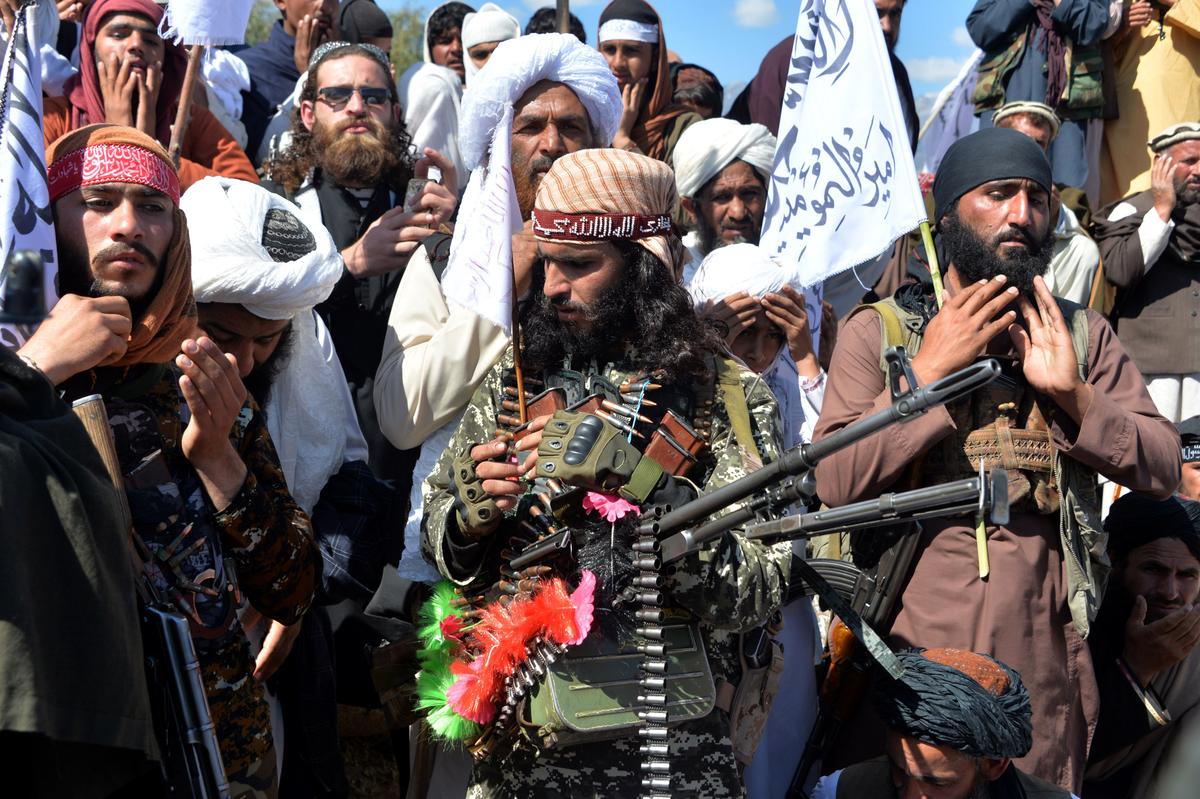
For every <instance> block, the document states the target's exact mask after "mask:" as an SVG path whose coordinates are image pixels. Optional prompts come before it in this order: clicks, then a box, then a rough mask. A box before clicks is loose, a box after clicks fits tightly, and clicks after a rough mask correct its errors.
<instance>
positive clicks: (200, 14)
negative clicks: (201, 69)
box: [158, 0, 254, 47]
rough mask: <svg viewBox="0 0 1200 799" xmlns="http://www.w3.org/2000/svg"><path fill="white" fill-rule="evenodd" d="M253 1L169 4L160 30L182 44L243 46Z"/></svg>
mask: <svg viewBox="0 0 1200 799" xmlns="http://www.w3.org/2000/svg"><path fill="white" fill-rule="evenodd" d="M253 8H254V0H168V2H167V10H166V13H164V14H163V18H162V22H161V23H159V26H158V29H159V32H160V33H162V35H163V38H164V39H172V40H174V41H176V42H178V43H180V44H202V45H205V46H206V47H208V46H218V45H223V44H244V43H245V41H246V25H247V24H248V23H249V22H250V11H251V10H252V9H253Z"/></svg>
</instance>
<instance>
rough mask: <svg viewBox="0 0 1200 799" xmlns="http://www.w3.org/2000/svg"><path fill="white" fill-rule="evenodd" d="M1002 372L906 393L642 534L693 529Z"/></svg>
mask: <svg viewBox="0 0 1200 799" xmlns="http://www.w3.org/2000/svg"><path fill="white" fill-rule="evenodd" d="M999 374H1000V365H999V364H998V363H997V362H996V361H995V359H992V358H988V359H986V360H983V361H977V362H975V363H973V364H971V365H970V366H968V367H966V368H965V369H960V370H958V371H957V372H954V373H953V374H949V375H946V376H945V377H943V378H942V379H941V380H937V381H934V382H933V383H930V384H929V385H928V386H925V387H923V388H918V389H916V390H915V391H910V392H908V393H907V394H904V395H903V396H901V397H899V398H898V399H896V401H895V402H893V403H892V406H891V407H890V408H884V409H883V410H881V411H877V412H876V413H873V414H871V415H870V416H868V417H867V418H865V419H862V420H860V421H858V422H855V423H854V424H852V425H848V426H846V427H843V428H842V429H841V430H839V431H837V432H836V433H833V434H832V435H829V436H826V437H825V438H823V439H821V440H820V441H818V442H816V443H813V444H803V445H801V446H799V447H793V448H792V449H789V450H788V451H786V452H784V453H783V455H781V456H780V458H779V460H777V461H775V462H774V463H772V464H769V465H767V466H764V467H763V468H761V469H759V470H758V471H756V472H752V473H751V474H748V475H746V476H745V477H743V478H741V479H740V480H734V481H733V482H732V483H729V484H728V485H725V486H722V487H721V488H718V489H717V490H716V491H713V492H712V493H710V494H705V495H704V496H701V497H698V498H697V499H694V500H692V501H691V502H689V503H687V504H686V505H684V506H683V507H681V508H679V509H678V510H674V511H672V512H670V513H668V514H666V515H665V516H663V517H662V518H661V519H658V520H657V521H653V520H652V521H648V522H646V523H644V524H643V525H642V528H641V530H640V532H641V533H642V534H643V535H646V534H656V535H659V536H664V535H669V534H671V533H675V532H678V531H679V530H682V529H683V528H685V527H690V526H691V525H693V524H695V523H696V522H698V521H700V520H701V519H703V518H705V517H707V516H710V515H712V514H713V513H716V512H717V511H719V510H721V509H722V508H725V507H728V506H729V505H733V504H735V503H737V502H740V501H742V500H743V499H745V498H746V497H748V496H751V495H752V494H756V493H758V492H759V491H761V490H762V489H764V488H766V487H767V486H768V485H770V484H771V483H774V482H776V481H778V480H780V479H781V478H783V477H785V476H787V475H794V474H800V473H801V472H803V471H806V470H809V469H814V468H816V466H817V464H818V463H819V462H820V461H821V460H822V459H824V458H826V457H828V456H830V455H832V454H833V453H835V452H838V451H839V450H842V449H845V448H846V447H848V446H850V445H851V444H856V443H858V442H859V441H862V440H863V439H864V438H866V437H868V436H870V435H872V434H874V433H877V432H879V431H880V430H882V429H883V428H885V427H887V426H889V425H891V424H894V423H896V422H904V421H907V420H909V419H911V418H913V417H915V416H917V415H919V414H921V413H924V412H925V411H926V410H928V409H929V408H933V407H936V406H938V405H943V404H945V403H947V402H950V401H952V400H955V399H958V398H959V397H962V396H965V395H967V394H969V393H971V392H972V391H974V390H975V389H977V388H979V387H981V386H983V385H985V384H986V383H988V382H990V381H992V380H994V379H995V378H996V377H997V376H998V375H999Z"/></svg>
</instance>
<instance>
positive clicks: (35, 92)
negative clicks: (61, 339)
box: [0, 0, 58, 349]
mask: <svg viewBox="0 0 1200 799" xmlns="http://www.w3.org/2000/svg"><path fill="white" fill-rule="evenodd" d="M41 7H42V11H43V14H42V15H41V16H42V18H41V19H39V14H38V13H37V12H38V7H37V5H36V4H34V3H29V4H27V5H25V6H24V7H23V8H22V9H21V11H20V12H19V13H18V14H17V22H16V23H15V24H14V25H13V27H14V28H15V31H11V32H9V36H8V46H7V48H6V50H5V53H4V59H3V61H0V265H2V264H5V263H7V261H8V256H9V254H10V253H12V252H13V251H14V250H34V251H35V252H40V253H41V255H42V261H43V263H44V264H45V290H46V307H47V308H49V307H51V306H52V305H53V304H54V303H55V301H56V300H57V298H58V294H57V292H56V291H55V288H54V277H55V274H56V273H57V263H58V259H57V257H56V247H55V243H54V215H53V212H52V210H51V208H50V188H49V185H48V184H47V181H46V157H45V146H44V144H43V141H42V59H41V55H40V53H39V51H38V49H39V48H38V44H37V36H36V35H35V33H36V27H35V26H36V25H38V24H39V23H44V21H45V17H44V14H45V13H46V9H49V12H50V13H57V12H55V11H54V5H53V3H50V2H48V1H47V0H43V3H42V6H41ZM4 283H5V279H4V276H3V273H2V271H0V303H2V302H3V297H4ZM0 310H2V308H0ZM32 332H33V331H32V330H31V329H30V328H28V327H25V326H23V325H10V324H0V346H2V347H7V348H9V349H16V348H18V347H20V346H21V345H22V344H24V343H25V341H26V340H27V339H28V338H29V336H30V335H32Z"/></svg>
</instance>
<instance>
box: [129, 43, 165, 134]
mask: <svg viewBox="0 0 1200 799" xmlns="http://www.w3.org/2000/svg"><path fill="white" fill-rule="evenodd" d="M134 77H135V78H136V79H137V93H138V106H137V129H138V130H140V131H141V132H142V133H145V134H146V135H147V136H149V137H150V138H154V136H155V135H156V132H157V125H158V90H159V89H160V88H162V64H161V63H160V62H157V61H156V62H154V63H153V64H150V65H149V66H147V67H146V71H145V73H144V74H141V75H137V74H135V75H134Z"/></svg>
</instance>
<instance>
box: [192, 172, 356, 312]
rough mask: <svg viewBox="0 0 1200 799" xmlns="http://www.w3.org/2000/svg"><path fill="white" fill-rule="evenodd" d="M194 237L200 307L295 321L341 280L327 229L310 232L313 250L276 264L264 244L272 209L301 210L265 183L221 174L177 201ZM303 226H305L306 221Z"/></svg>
mask: <svg viewBox="0 0 1200 799" xmlns="http://www.w3.org/2000/svg"><path fill="white" fill-rule="evenodd" d="M179 207H180V208H181V209H183V212H184V213H185V214H187V216H188V220H189V222H188V224H189V227H190V228H191V230H192V231H193V233H194V234H195V235H194V236H193V238H194V239H195V240H194V241H193V242H192V291H193V292H194V293H195V295H196V302H225V303H234V304H237V305H243V306H245V308H246V310H247V311H249V312H250V313H252V314H254V315H255V316H258V317H261V318H263V319H291V318H292V317H294V316H296V315H297V314H298V313H300V312H301V311H306V310H308V309H310V308H312V307H313V306H315V305H317V304H318V303H321V302H324V301H325V300H326V299H327V298H328V297H329V294H330V292H332V291H333V286H334V284H335V283H337V282H338V280H339V279H340V278H341V276H342V262H341V256H340V255H339V254H338V250H337V246H336V245H335V244H334V243H333V238H332V237H331V236H330V235H329V231H327V230H325V228H320V229H317V230H312V229H309V228H307V227H305V228H304V231H305V232H306V233H307V235H305V233H303V232H301V233H300V235H301V236H304V238H311V239H312V242H310V243H309V245H308V246H309V247H311V249H310V250H309V252H308V253H307V254H305V255H302V256H301V257H299V258H297V259H296V260H291V261H277V260H275V257H274V256H272V255H271V254H270V253H268V252H267V248H266V246H264V244H263V230H264V224H265V220H266V216H267V212H268V211H270V210H272V209H282V210H284V211H288V212H289V213H291V214H292V215H293V217H295V218H296V220H297V222H298V221H299V219H300V214H301V212H300V209H299V208H297V207H296V206H295V205H293V204H292V203H290V202H288V201H287V200H285V199H284V198H283V197H280V196H279V195H277V194H274V193H272V192H270V191H267V190H266V189H264V188H262V187H261V186H257V185H255V184H253V183H247V182H246V181H244V180H234V179H232V178H223V177H207V178H204V179H203V180H201V181H199V182H198V183H196V184H195V185H193V186H192V187H191V188H190V189H188V190H187V192H185V193H184V196H183V197H182V198H181V199H180V201H179ZM301 224H303V223H301Z"/></svg>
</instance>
